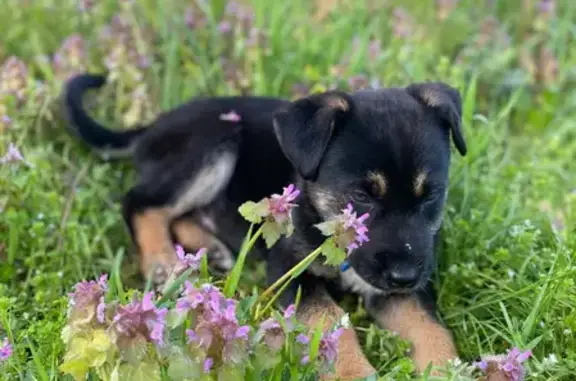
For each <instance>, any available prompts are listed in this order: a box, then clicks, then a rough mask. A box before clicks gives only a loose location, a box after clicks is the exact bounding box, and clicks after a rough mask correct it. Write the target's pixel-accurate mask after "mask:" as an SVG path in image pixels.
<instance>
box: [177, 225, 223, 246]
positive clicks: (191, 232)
mask: <svg viewBox="0 0 576 381" xmlns="http://www.w3.org/2000/svg"><path fill="white" fill-rule="evenodd" d="M172 229H173V231H174V235H175V236H176V241H178V243H179V244H180V245H182V246H184V247H185V248H187V249H194V250H198V249H201V248H203V247H206V248H208V247H210V246H211V245H212V243H213V236H212V234H210V233H208V232H206V231H205V230H204V229H202V228H201V227H200V226H198V225H197V224H195V223H193V222H192V221H189V220H184V219H182V220H178V221H175V222H174V224H173V225H172Z"/></svg>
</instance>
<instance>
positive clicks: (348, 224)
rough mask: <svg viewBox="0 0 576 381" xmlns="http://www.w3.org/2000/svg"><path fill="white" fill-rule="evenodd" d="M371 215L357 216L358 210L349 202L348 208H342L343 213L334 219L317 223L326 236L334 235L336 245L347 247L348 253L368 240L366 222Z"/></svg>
mask: <svg viewBox="0 0 576 381" xmlns="http://www.w3.org/2000/svg"><path fill="white" fill-rule="evenodd" d="M368 217H370V215H369V214H368V213H364V214H363V215H362V216H360V217H357V216H356V212H355V211H354V210H353V208H352V204H348V205H347V206H346V209H343V210H342V214H341V215H339V216H337V217H336V218H335V219H334V220H330V221H326V222H323V223H320V224H318V225H316V227H317V228H318V229H320V231H322V233H323V234H324V235H326V236H332V237H333V238H334V241H335V243H336V246H337V247H339V248H341V249H343V248H346V251H347V253H348V255H350V253H351V252H352V251H353V250H355V249H358V248H359V247H360V246H362V244H364V243H365V242H368V241H369V239H368V236H367V233H368V228H367V227H366V225H364V222H365V221H366V220H367V219H368Z"/></svg>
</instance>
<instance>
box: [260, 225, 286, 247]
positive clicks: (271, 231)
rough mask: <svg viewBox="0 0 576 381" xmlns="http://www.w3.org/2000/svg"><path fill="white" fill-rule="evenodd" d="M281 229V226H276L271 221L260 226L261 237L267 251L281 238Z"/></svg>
mask: <svg viewBox="0 0 576 381" xmlns="http://www.w3.org/2000/svg"><path fill="white" fill-rule="evenodd" d="M282 233H283V229H282V227H281V226H278V224H277V223H275V222H273V221H266V222H264V224H263V225H262V237H264V241H266V247H267V248H268V249H269V248H271V247H272V246H274V244H275V243H276V242H278V240H279V239H280V237H281V236H282Z"/></svg>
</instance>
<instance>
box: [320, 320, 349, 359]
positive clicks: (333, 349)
mask: <svg viewBox="0 0 576 381" xmlns="http://www.w3.org/2000/svg"><path fill="white" fill-rule="evenodd" d="M343 331H344V328H338V329H337V330H335V331H334V332H332V333H324V334H323V335H322V338H321V339H320V348H319V349H318V356H319V357H320V360H321V361H325V362H328V363H330V364H332V363H334V361H336V357H337V356H338V339H339V338H340V336H341V335H342V332H343Z"/></svg>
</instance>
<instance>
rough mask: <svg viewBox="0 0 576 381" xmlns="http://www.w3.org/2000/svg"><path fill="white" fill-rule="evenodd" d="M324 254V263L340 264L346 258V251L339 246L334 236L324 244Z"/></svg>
mask: <svg viewBox="0 0 576 381" xmlns="http://www.w3.org/2000/svg"><path fill="white" fill-rule="evenodd" d="M322 254H323V255H324V256H325V257H326V261H324V263H325V264H327V265H330V266H338V265H340V264H341V263H342V262H344V260H345V259H346V252H345V251H344V250H342V249H340V248H339V247H337V246H336V243H335V242H334V240H333V239H332V238H329V239H327V240H326V241H324V243H323V244H322Z"/></svg>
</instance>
